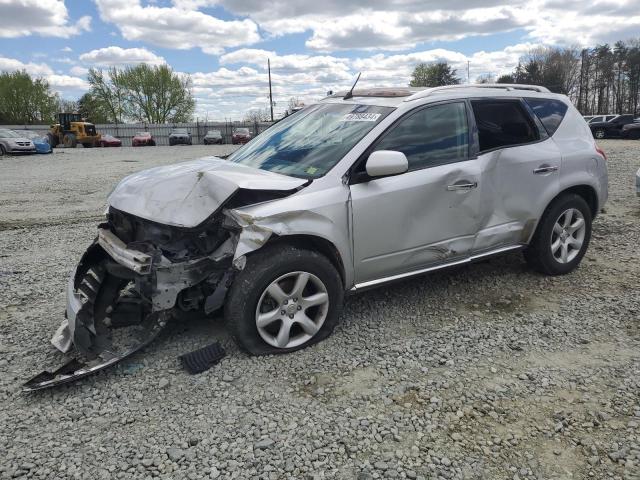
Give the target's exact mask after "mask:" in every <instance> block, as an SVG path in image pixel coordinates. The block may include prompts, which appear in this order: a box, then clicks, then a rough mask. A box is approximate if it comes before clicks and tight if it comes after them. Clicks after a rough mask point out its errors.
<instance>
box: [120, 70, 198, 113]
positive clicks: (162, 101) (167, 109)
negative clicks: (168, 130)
mask: <svg viewBox="0 0 640 480" xmlns="http://www.w3.org/2000/svg"><path fill="white" fill-rule="evenodd" d="M120 76H121V81H122V85H123V87H124V89H125V92H126V102H125V113H126V114H127V116H128V117H130V118H132V119H134V120H138V121H144V122H149V123H166V122H187V121H189V120H191V117H192V115H193V112H194V110H195V100H194V99H193V95H192V94H191V78H190V77H188V76H181V75H179V74H177V73H175V72H174V71H173V70H172V69H171V68H170V67H169V66H167V65H159V66H150V65H146V64H140V65H137V66H135V67H127V68H125V69H124V71H122V72H121V73H120Z"/></svg>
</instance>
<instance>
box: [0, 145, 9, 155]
mask: <svg viewBox="0 0 640 480" xmlns="http://www.w3.org/2000/svg"><path fill="white" fill-rule="evenodd" d="M6 154H7V151H6V150H5V149H4V145H0V157H4V156H5V155H6Z"/></svg>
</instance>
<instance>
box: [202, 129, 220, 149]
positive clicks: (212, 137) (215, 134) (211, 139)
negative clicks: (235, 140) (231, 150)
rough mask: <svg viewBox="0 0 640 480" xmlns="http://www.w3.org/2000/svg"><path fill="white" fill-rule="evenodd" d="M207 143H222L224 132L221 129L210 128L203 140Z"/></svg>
mask: <svg viewBox="0 0 640 480" xmlns="http://www.w3.org/2000/svg"><path fill="white" fill-rule="evenodd" d="M203 142H204V144H205V145H213V144H216V143H217V144H222V143H224V142H223V139H222V132H220V130H209V131H208V132H207V134H206V135H205V136H204V140H203Z"/></svg>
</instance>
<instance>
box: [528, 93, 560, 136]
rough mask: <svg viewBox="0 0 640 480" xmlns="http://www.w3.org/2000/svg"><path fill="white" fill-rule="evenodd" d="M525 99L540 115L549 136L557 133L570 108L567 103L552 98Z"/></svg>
mask: <svg viewBox="0 0 640 480" xmlns="http://www.w3.org/2000/svg"><path fill="white" fill-rule="evenodd" d="M525 101H526V102H527V103H528V104H529V106H530V107H531V109H532V110H533V111H534V113H535V114H536V115H537V116H538V118H539V119H540V121H541V122H542V125H544V128H545V130H546V131H547V133H548V134H549V136H552V135H553V134H554V133H556V130H557V129H558V127H559V126H560V123H561V122H562V119H563V118H564V116H565V114H566V113H567V109H568V108H569V107H567V104H566V103H564V102H561V101H560V100H553V99H550V98H525Z"/></svg>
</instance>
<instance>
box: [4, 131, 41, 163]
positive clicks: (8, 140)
mask: <svg viewBox="0 0 640 480" xmlns="http://www.w3.org/2000/svg"><path fill="white" fill-rule="evenodd" d="M6 153H11V154H18V153H36V146H35V145H34V144H33V142H32V141H31V140H30V139H28V138H26V137H24V136H22V135H19V134H18V133H16V132H14V131H13V130H9V129H8V128H0V157H1V156H3V155H4V154H6Z"/></svg>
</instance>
